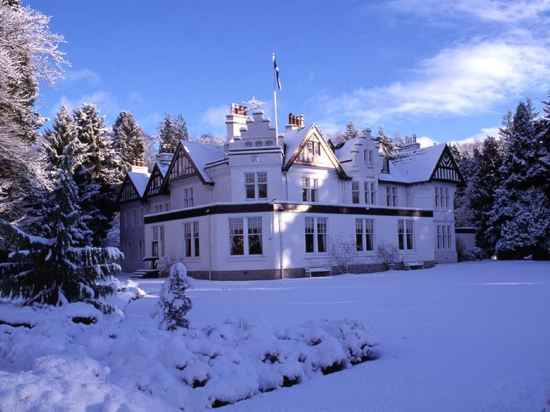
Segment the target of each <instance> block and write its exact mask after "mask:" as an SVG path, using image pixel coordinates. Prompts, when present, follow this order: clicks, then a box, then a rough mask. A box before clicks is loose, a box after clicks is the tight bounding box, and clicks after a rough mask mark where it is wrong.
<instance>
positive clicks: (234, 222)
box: [229, 218, 244, 255]
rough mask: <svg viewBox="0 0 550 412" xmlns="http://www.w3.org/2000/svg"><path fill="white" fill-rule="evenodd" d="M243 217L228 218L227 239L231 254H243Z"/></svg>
mask: <svg viewBox="0 0 550 412" xmlns="http://www.w3.org/2000/svg"><path fill="white" fill-rule="evenodd" d="M243 233H244V232H243V219H237V218H230V219H229V241H230V244H231V254H232V255H244V239H243Z"/></svg>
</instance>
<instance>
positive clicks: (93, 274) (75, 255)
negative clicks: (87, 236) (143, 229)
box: [0, 145, 121, 310]
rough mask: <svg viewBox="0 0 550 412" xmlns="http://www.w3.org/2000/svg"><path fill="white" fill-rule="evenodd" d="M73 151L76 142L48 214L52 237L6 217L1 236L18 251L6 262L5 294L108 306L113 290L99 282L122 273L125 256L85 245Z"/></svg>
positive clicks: (0, 281) (2, 271)
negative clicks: (105, 299)
mask: <svg viewBox="0 0 550 412" xmlns="http://www.w3.org/2000/svg"><path fill="white" fill-rule="evenodd" d="M72 155H73V145H68V146H67V147H66V148H65V150H64V153H63V156H62V161H61V167H60V168H59V169H58V171H57V174H56V186H55V189H54V190H53V192H52V194H51V197H50V202H49V209H48V211H47V214H46V215H45V216H44V224H45V225H46V226H48V227H49V228H50V236H49V237H47V238H46V237H37V236H31V235H29V234H27V233H25V232H24V231H22V230H20V229H19V228H18V227H17V226H16V225H14V224H10V223H8V222H6V221H4V220H0V236H2V237H3V238H4V239H5V241H6V243H7V244H8V248H9V249H10V250H11V251H12V252H11V253H10V256H9V259H8V262H6V263H2V264H0V294H1V295H3V296H10V297H19V298H23V299H24V300H25V302H24V303H25V304H27V305H28V304H33V303H39V304H49V305H61V304H64V303H66V302H76V301H86V302H90V303H92V304H94V305H96V306H97V307H99V308H102V309H104V310H105V309H106V307H105V306H104V305H103V304H102V303H100V302H99V301H98V299H99V298H101V297H102V296H105V295H107V294H109V293H112V292H113V289H112V287H111V286H109V285H108V284H106V283H105V284H100V283H98V282H100V281H105V280H107V279H108V278H109V276H110V275H112V274H114V273H116V272H118V271H120V265H119V264H118V261H119V260H120V258H121V254H120V252H118V249H114V248H94V247H80V246H79V245H80V244H81V243H82V236H83V233H82V231H81V229H80V227H81V222H80V219H81V214H80V209H79V207H78V204H77V201H78V188H77V186H76V184H75V183H74V181H73V178H72V171H73V170H72V169H73V161H72Z"/></svg>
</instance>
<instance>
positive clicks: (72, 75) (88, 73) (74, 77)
mask: <svg viewBox="0 0 550 412" xmlns="http://www.w3.org/2000/svg"><path fill="white" fill-rule="evenodd" d="M65 79H66V80H69V81H74V82H79V81H85V82H88V83H90V84H92V85H95V84H98V83H99V82H100V81H101V78H100V76H99V74H97V73H96V72H94V71H93V70H91V69H87V68H85V69H80V70H68V71H67V72H66V73H65Z"/></svg>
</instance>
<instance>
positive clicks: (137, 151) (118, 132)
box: [113, 112, 145, 175]
mask: <svg viewBox="0 0 550 412" xmlns="http://www.w3.org/2000/svg"><path fill="white" fill-rule="evenodd" d="M113 148H114V150H115V152H116V153H117V155H118V157H119V158H120V160H121V164H120V167H121V173H122V175H126V173H127V172H128V171H130V169H131V168H132V165H143V164H144V163H145V141H144V133H143V130H142V129H141V128H140V127H139V125H138V124H137V122H136V120H135V119H134V116H133V115H132V113H130V112H122V113H120V114H119V115H118V117H117V119H116V120H115V123H114V124H113Z"/></svg>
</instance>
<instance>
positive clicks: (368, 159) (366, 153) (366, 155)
mask: <svg viewBox="0 0 550 412" xmlns="http://www.w3.org/2000/svg"><path fill="white" fill-rule="evenodd" d="M372 160H373V151H372V150H363V161H364V162H365V164H367V165H368V166H369V167H372V166H373V162H372Z"/></svg>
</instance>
